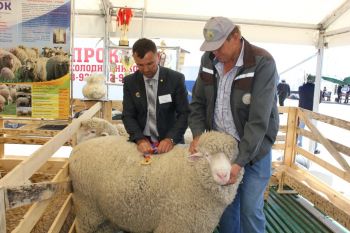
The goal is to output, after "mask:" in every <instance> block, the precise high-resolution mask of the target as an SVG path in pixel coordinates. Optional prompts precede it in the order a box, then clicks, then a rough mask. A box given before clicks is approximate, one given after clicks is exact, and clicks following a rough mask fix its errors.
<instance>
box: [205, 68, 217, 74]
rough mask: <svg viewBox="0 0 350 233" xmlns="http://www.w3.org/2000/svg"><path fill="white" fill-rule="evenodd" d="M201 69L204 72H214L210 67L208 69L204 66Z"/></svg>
mask: <svg viewBox="0 0 350 233" xmlns="http://www.w3.org/2000/svg"><path fill="white" fill-rule="evenodd" d="M202 71H203V72H205V73H209V74H214V70H211V69H208V68H205V67H203V68H202Z"/></svg>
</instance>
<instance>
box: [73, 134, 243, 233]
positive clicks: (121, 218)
mask: <svg viewBox="0 0 350 233" xmlns="http://www.w3.org/2000/svg"><path fill="white" fill-rule="evenodd" d="M198 151H199V153H197V154H196V155H192V156H189V152H188V146H183V145H176V146H175V147H174V149H173V150H171V151H170V152H168V153H165V154H160V155H154V156H153V157H152V163H151V164H150V165H142V164H141V162H142V160H143V155H142V154H141V153H139V151H138V150H137V148H136V145H135V144H134V143H131V142H128V141H127V138H126V137H123V136H107V137H98V138H94V139H89V140H87V141H84V142H81V143H80V144H78V145H77V146H75V147H74V149H73V151H72V154H71V156H70V158H69V171H70V177H71V179H72V183H73V190H74V193H73V201H74V206H75V210H76V215H77V232H78V233H79V232H80V233H82V232H84V233H89V232H117V231H118V230H124V231H127V232H135V233H138V232H154V233H164V232H167V233H179V232H181V233H193V232H198V233H199V232H200V233H212V232H213V230H214V229H215V227H216V226H217V224H218V222H219V219H220V216H221V215H222V213H223V211H224V209H225V208H226V206H227V205H229V203H231V202H232V201H233V198H234V196H235V194H236V191H237V187H238V184H239V183H240V181H241V179H242V176H243V173H244V171H243V170H242V171H241V174H240V176H239V179H238V181H237V184H235V185H224V184H225V183H226V182H227V180H228V179H229V176H230V169H231V161H233V160H234V159H235V157H236V156H237V154H238V146H237V142H236V141H235V140H234V138H233V137H231V136H229V135H227V134H223V133H219V132H208V133H205V134H203V135H202V136H201V138H200V141H199V145H198Z"/></svg>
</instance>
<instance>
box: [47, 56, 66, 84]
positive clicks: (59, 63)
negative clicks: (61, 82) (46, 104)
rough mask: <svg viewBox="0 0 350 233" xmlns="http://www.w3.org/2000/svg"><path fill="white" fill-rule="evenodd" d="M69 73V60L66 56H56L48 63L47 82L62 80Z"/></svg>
mask: <svg viewBox="0 0 350 233" xmlns="http://www.w3.org/2000/svg"><path fill="white" fill-rule="evenodd" d="M68 72H69V59H68V57H66V56H62V55H56V56H53V57H50V58H49V59H48V60H47V62H46V74H47V76H46V80H47V81H50V80H54V79H57V78H61V77H63V76H64V75H66V74H68Z"/></svg>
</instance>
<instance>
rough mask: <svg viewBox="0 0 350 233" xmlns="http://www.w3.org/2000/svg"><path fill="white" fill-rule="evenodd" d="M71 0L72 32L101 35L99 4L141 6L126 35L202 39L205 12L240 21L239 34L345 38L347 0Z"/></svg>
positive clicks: (291, 39)
mask: <svg viewBox="0 0 350 233" xmlns="http://www.w3.org/2000/svg"><path fill="white" fill-rule="evenodd" d="M74 3H75V12H74V14H75V31H74V33H75V36H77V37H85V36H86V37H94V36H100V37H101V36H103V35H104V33H105V31H104V29H105V27H104V24H105V20H104V19H105V12H106V11H105V10H104V9H108V7H111V6H114V7H124V6H128V7H131V8H142V9H144V20H142V17H141V15H142V14H141V11H136V12H135V15H136V16H135V17H134V18H133V19H132V23H131V26H130V32H129V37H130V38H132V37H134V38H138V37H140V36H145V37H149V38H155V37H157V38H163V37H164V38H186V39H202V28H203V25H204V23H205V21H206V20H207V19H208V18H210V17H211V16H226V17H229V18H231V19H232V20H233V21H234V22H236V23H237V24H239V25H241V28H242V32H243V34H244V36H245V37H246V38H248V39H249V40H251V41H259V42H272V43H291V44H307V45H311V44H313V45H316V46H317V44H318V39H319V33H320V31H321V32H323V31H324V36H325V42H327V44H328V45H329V46H339V45H348V44H349V42H350V0H332V1H330V0H307V1H305V0H292V1H286V0H264V1H261V0H244V1H237V0H215V1H213V0H176V1H174V0H111V1H109V0H75V2H74ZM107 15H108V11H107ZM112 20H113V17H112ZM141 22H143V24H142V23H141ZM92 29H93V30H92ZM142 29H143V30H142Z"/></svg>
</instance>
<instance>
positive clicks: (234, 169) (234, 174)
mask: <svg viewBox="0 0 350 233" xmlns="http://www.w3.org/2000/svg"><path fill="white" fill-rule="evenodd" d="M241 169H242V167H241V166H239V165H238V164H232V166H231V173H230V179H229V181H228V182H227V184H226V185H229V184H234V183H236V182H237V177H238V174H239V172H240V171H241Z"/></svg>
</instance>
